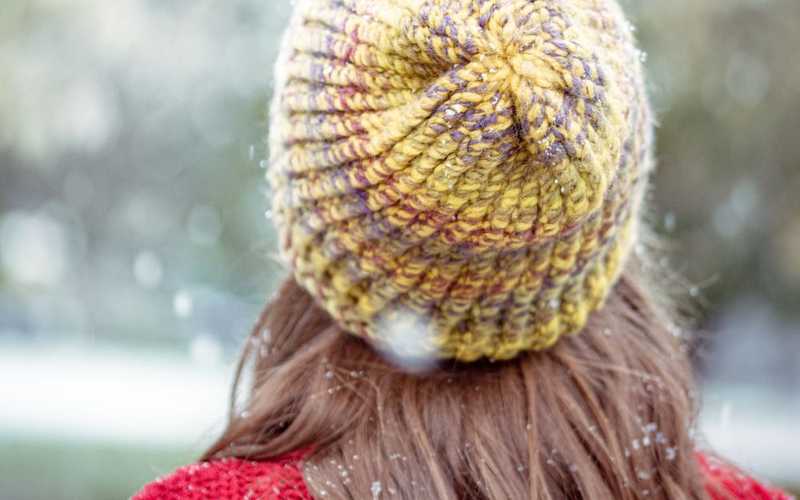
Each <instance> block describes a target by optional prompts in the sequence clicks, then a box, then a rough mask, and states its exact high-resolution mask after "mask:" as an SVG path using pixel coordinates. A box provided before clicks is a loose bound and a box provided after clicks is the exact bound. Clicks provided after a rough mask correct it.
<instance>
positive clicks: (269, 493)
mask: <svg viewBox="0 0 800 500" xmlns="http://www.w3.org/2000/svg"><path fill="white" fill-rule="evenodd" d="M301 458H302V455H301V454H298V453H295V454H292V455H287V456H286V457H284V458H281V459H278V460H274V461H270V462H250V461H246V460H239V459H233V458H229V459H224V460H219V461H215V462H206V463H201V464H195V465H189V466H187V467H183V468H180V469H178V470H177V471H175V472H173V473H172V474H170V475H168V476H165V477H162V478H161V479H158V480H157V481H155V482H153V483H150V484H148V485H147V486H145V487H144V489H142V491H140V492H139V493H137V494H136V495H135V496H134V497H133V498H132V499H131V500H256V499H258V500H312V497H311V495H310V494H309V492H308V490H307V489H306V486H305V484H304V483H303V475H302V473H301V471H300V460H301ZM698 462H699V463H700V467H701V470H702V471H703V474H704V475H705V477H706V478H707V480H708V481H707V484H708V485H709V486H708V488H707V489H708V492H709V497H710V498H711V500H727V499H729V498H731V497H730V496H722V495H721V494H720V493H719V490H718V489H715V488H713V487H712V486H711V484H712V483H713V484H717V485H718V487H721V488H723V489H725V490H726V491H727V494H728V495H732V498H734V499H740V500H791V498H792V497H790V496H789V495H787V494H785V493H782V492H781V491H778V490H776V489H772V488H768V487H766V486H764V485H762V484H760V483H758V482H757V481H755V480H754V479H752V478H749V477H746V476H744V475H742V474H741V473H739V472H738V471H737V470H735V469H734V468H732V467H729V466H726V465H724V464H722V463H720V462H718V461H716V460H714V459H713V458H710V457H707V456H705V455H698Z"/></svg>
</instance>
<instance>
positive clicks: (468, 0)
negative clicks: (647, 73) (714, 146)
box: [268, 0, 652, 361]
mask: <svg viewBox="0 0 800 500" xmlns="http://www.w3.org/2000/svg"><path fill="white" fill-rule="evenodd" d="M640 59H641V57H640V52H639V51H638V50H637V49H636V48H635V45H634V43H633V40H632V35H631V29H630V25H629V23H628V22H627V21H626V20H625V18H624V16H623V14H622V12H621V9H620V8H619V6H618V5H617V4H616V3H615V2H614V1H612V0H568V1H567V0H537V1H534V0H427V1H425V0H309V1H305V2H300V3H299V4H298V6H297V7H296V8H295V12H294V15H293V20H292V21H291V25H290V27H289V29H288V32H287V34H286V36H285V39H284V44H283V47H282V50H281V56H280V58H279V61H278V66H277V71H276V74H277V78H276V80H277V81H276V87H275V97H274V102H273V106H272V108H273V109H272V114H271V132H270V141H269V146H270V168H269V174H268V176H269V179H270V182H271V185H272V189H273V213H274V218H275V221H276V224H277V226H278V229H279V234H280V246H281V248H282V251H283V255H284V256H285V257H286V258H287V260H288V261H289V263H290V266H291V267H292V269H293V271H294V274H295V276H296V278H297V280H298V282H299V283H301V284H302V285H303V286H304V287H305V288H306V289H308V290H309V292H310V293H311V294H312V295H313V296H315V297H316V299H317V300H318V302H319V303H320V304H321V305H322V306H323V307H324V308H325V309H326V310H327V311H328V312H329V313H330V314H331V315H332V316H333V317H334V318H335V319H336V320H337V321H338V322H339V323H340V324H341V325H342V326H343V327H344V328H345V329H346V330H347V331H349V332H352V333H353V334H356V335H359V336H363V337H366V338H369V339H370V340H371V341H372V342H373V343H374V344H377V345H378V346H379V347H387V346H388V347H390V348H393V349H401V350H402V349H408V351H409V352H410V353H411V354H413V355H415V356H416V355H424V356H436V357H438V358H452V359H457V360H460V361H474V360H477V359H480V358H490V359H508V358H511V357H513V356H515V355H517V354H518V353H519V352H521V351H526V350H540V349H544V348H547V347H549V346H551V345H553V343H554V342H556V340H557V339H558V338H559V337H560V336H561V335H563V334H570V333H575V332H578V331H579V330H581V328H582V327H583V326H584V325H585V323H586V321H587V316H588V315H589V314H590V313H591V312H592V311H593V310H596V309H597V308H599V307H601V306H602V304H603V302H604V298H605V297H606V295H607V293H608V292H609V290H610V289H611V287H612V286H613V285H614V282H615V280H616V278H617V276H618V274H619V272H620V269H621V266H622V265H623V263H624V261H625V258H626V255H627V254H628V253H629V249H630V247H631V246H632V242H633V241H634V240H635V238H636V233H637V225H638V212H639V206H640V202H641V198H642V194H643V192H644V188H645V185H646V179H647V177H648V176H647V173H648V171H649V169H650V168H649V165H650V164H651V161H650V154H649V149H650V142H651V141H650V135H651V128H652V124H651V118H650V116H651V115H650V110H649V106H648V103H647V99H646V95H645V92H644V90H643V78H642V71H641V61H640ZM409 317H411V318H413V322H411V323H409V322H408V321H404V319H407V318H409ZM398 325H400V326H399V327H398ZM398 328H399V330H398ZM412 330H413V331H412ZM420 332H421V333H420ZM409 339H410V340H409Z"/></svg>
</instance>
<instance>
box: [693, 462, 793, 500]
mask: <svg viewBox="0 0 800 500" xmlns="http://www.w3.org/2000/svg"><path fill="white" fill-rule="evenodd" d="M697 462H698V463H699V464H700V470H701V471H702V473H703V477H704V478H705V481H706V491H708V496H709V497H711V499H712V500H717V499H719V500H728V499H740V500H792V499H794V497H793V496H791V495H787V494H786V493H784V492H782V491H780V490H778V489H777V488H772V487H769V486H767V485H765V484H763V483H761V482H759V481H757V480H755V479H753V478H752V477H750V476H748V475H746V474H745V473H743V472H742V471H741V470H739V469H737V468H736V467H733V466H731V465H729V464H727V463H725V462H723V461H722V460H719V459H717V458H716V457H713V456H711V455H707V454H703V453H698V454H697Z"/></svg>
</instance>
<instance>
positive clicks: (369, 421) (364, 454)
mask: <svg viewBox="0 0 800 500" xmlns="http://www.w3.org/2000/svg"><path fill="white" fill-rule="evenodd" d="M636 276H637V275H636V271H629V272H626V273H625V274H624V275H623V276H622V278H621V279H620V280H619V282H618V283H617V285H616V286H615V288H614V289H613V291H612V292H611V294H610V296H609V298H608V301H607V304H606V306H605V307H604V308H603V309H601V310H600V311H598V312H597V313H595V314H593V315H592V316H591V318H590V320H589V324H588V325H587V327H586V328H585V329H584V330H583V332H581V334H580V335H575V336H569V337H567V338H564V339H562V340H561V341H560V342H559V343H558V344H557V345H556V346H555V347H553V348H552V349H549V350H546V351H544V352H531V353H527V354H523V355H520V356H518V357H516V358H515V359H513V360H511V361H504V362H495V363H492V362H482V363H478V364H469V365H463V364H457V363H449V362H442V363H440V364H439V365H437V366H436V367H431V368H430V369H429V370H427V371H424V372H419V373H408V372H407V370H405V369H404V368H403V367H398V366H396V365H394V364H393V363H391V362H389V361H386V360H385V358H384V357H383V356H382V355H381V354H379V353H378V352H376V351H375V350H374V349H373V348H372V347H371V346H370V345H368V344H367V343H366V342H364V341H362V340H360V339H358V338H356V337H354V336H351V335H348V334H347V333H345V332H343V331H342V330H341V329H340V328H339V327H338V326H336V324H335V323H334V322H333V320H332V319H331V318H330V316H329V315H328V314H327V313H325V312H324V311H322V310H321V309H320V308H319V307H318V306H317V305H316V304H315V301H314V299H313V298H312V297H311V296H309V294H308V293H307V292H305V291H304V290H303V289H302V288H301V287H300V286H298V285H297V284H296V283H295V282H294V280H291V279H290V280H288V281H286V283H285V284H284V285H283V286H282V287H281V289H280V290H279V292H278V293H277V295H276V296H275V298H274V300H273V301H272V302H271V304H270V305H269V306H268V307H267V309H266V310H265V312H264V314H263V316H262V318H261V321H260V322H259V324H258V325H257V327H256V328H255V329H254V330H253V332H252V334H251V336H250V338H249V340H248V343H247V344H246V349H245V353H244V355H243V359H242V362H243V363H244V369H245V370H246V373H247V374H248V375H249V376H248V377H246V378H247V380H246V381H242V383H243V384H248V385H249V388H248V390H247V391H246V394H245V400H244V401H243V402H242V403H240V405H239V406H237V408H236V411H235V412H234V413H233V414H232V415H231V421H230V424H229V427H228V429H227V431H226V432H225V434H224V435H223V436H222V438H220V440H219V441H218V442H217V443H216V444H215V445H214V446H213V447H212V448H211V449H210V450H209V452H208V454H207V458H210V457H214V456H217V457H218V456H240V457H247V458H253V459H268V458H274V457H277V456H280V455H282V454H285V453H288V452H292V451H297V450H308V456H307V459H306V462H305V470H304V475H305V478H306V482H307V484H308V486H309V488H310V490H311V491H312V493H314V494H315V496H316V497H317V498H333V499H351V498H355V499H361V498H373V497H378V495H377V494H376V492H382V493H383V494H385V495H390V496H389V497H390V498H404V499H422V498H425V499H427V498H431V499H433V498H436V499H451V500H467V499H470V500H471V499H474V500H489V499H492V500H495V499H522V498H526V499H532V500H533V499H536V500H538V499H548V500H556V499H606V498H608V499H612V498H613V499H640V498H652V499H682V498H687V499H695V498H704V493H703V489H702V484H701V481H700V476H699V472H698V470H697V464H696V462H695V457H694V451H693V444H692V440H691V429H690V428H691V426H692V424H693V421H694V402H693V399H692V381H691V377H690V370H689V364H688V361H687V359H686V356H685V355H684V354H683V351H682V349H680V345H679V339H677V338H676V337H675V336H674V335H672V334H671V333H670V331H671V329H670V328H669V325H670V323H669V322H668V321H667V320H666V319H665V318H664V317H663V316H662V315H661V314H660V313H659V310H658V308H657V307H656V306H655V305H654V303H653V301H652V300H651V299H650V298H649V297H648V294H647V293H646V292H645V290H643V288H642V285H641V283H639V281H640V279H638V278H637V277H636ZM380 498H383V497H382V496H380Z"/></svg>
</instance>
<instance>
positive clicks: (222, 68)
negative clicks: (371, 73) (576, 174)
mask: <svg viewBox="0 0 800 500" xmlns="http://www.w3.org/2000/svg"><path fill="white" fill-rule="evenodd" d="M624 5H625V8H626V9H627V10H628V12H629V14H630V16H631V19H632V21H633V22H634V24H635V25H636V27H637V33H636V34H637V36H638V38H639V39H640V41H641V45H642V48H643V50H644V51H645V53H646V54H647V66H648V72H649V74H650V77H651V84H650V91H651V94H652V97H653V101H654V106H655V108H656V109H657V112H658V116H659V121H660V129H659V132H658V142H659V155H658V156H659V165H660V166H659V171H658V174H657V190H656V191H655V193H654V195H653V206H654V215H653V220H654V221H655V226H657V230H658V231H659V232H660V233H662V234H664V235H666V236H667V237H668V238H669V240H670V241H671V246H672V247H674V251H673V252H672V253H671V254H670V256H669V259H668V260H669V262H665V263H667V264H669V265H671V266H673V267H674V268H675V269H677V270H678V271H679V272H680V273H682V274H683V275H684V276H685V277H686V278H687V279H688V281H689V284H688V285H687V286H686V290H685V291H684V292H685V293H686V294H687V295H689V296H692V297H694V298H695V299H697V301H698V302H699V303H700V305H701V307H700V311H699V327H700V329H701V331H702V339H703V340H702V342H701V344H700V351H699V353H698V356H697V359H698V368H699V369H700V372H701V376H702V382H703V396H702V397H703V402H704V409H703V414H702V418H701V429H700V432H701V435H702V436H703V439H705V440H706V441H707V442H708V443H709V444H710V445H711V446H713V447H714V449H716V450H718V451H719V452H721V453H723V454H725V455H726V456H729V457H731V458H732V459H733V460H734V461H735V462H736V463H738V464H739V465H741V466H743V467H745V468H747V469H749V470H752V471H755V472H757V473H758V474H760V475H761V476H763V477H766V478H769V479H771V480H772V481H774V482H776V483H779V484H782V485H785V486H787V487H797V486H800V466H799V465H798V464H797V460H796V455H797V450H799V449H800V432H797V422H798V421H800V389H798V387H800V363H799V362H798V358H799V357H800V196H798V195H797V193H798V192H800V134H799V132H800V65H798V64H796V61H797V50H798V47H800V32H799V31H798V30H797V29H796V23H797V21H798V20H799V19H800V2H798V1H797V0H673V1H670V2H654V1H645V0H628V1H626V2H624ZM290 8H291V7H290V4H289V2H288V1H284V0H281V1H266V0H258V1H256V0H230V1H224V2H222V1H211V0H193V1H188V0H187V1H180V0H178V1H173V2H156V1H151V0H115V1H113V2H109V1H103V0H4V1H3V7H2V12H0V492H2V493H0V496H2V497H3V498H6V499H13V500H21V499H39V498H49V499H75V498H81V499H104V500H105V499H112V498H126V497H127V496H128V495H130V494H131V493H132V492H133V491H135V490H136V489H137V488H138V487H139V486H141V485H142V484H143V483H144V482H146V481H148V480H150V479H152V478H153V477H155V476H156V475H158V474H163V473H166V472H168V471H170V470H171V469H173V468H174V467H176V466H178V465H180V464H183V463H187V462H190V461H192V460H194V459H195V458H196V456H197V455H198V453H199V452H200V451H201V450H202V449H203V447H204V446H205V445H207V444H208V443H209V442H210V440H211V438H212V437H213V436H214V432H215V431H216V430H218V429H219V428H220V426H221V425H222V423H223V421H224V412H225V409H226V403H227V389H228V384H229V383H230V380H231V374H232V362H233V360H234V358H235V356H236V354H237V349H238V345H239V343H240V342H241V340H242V339H243V337H244V335H245V333H246V331H247V330H248V328H249V326H250V324H251V323H252V322H253V321H254V318H255V315H256V314H257V312H258V309H259V307H260V306H261V304H262V303H263V302H264V300H265V297H266V296H268V294H269V293H270V292H271V291H272V290H273V289H274V287H275V285H276V284H277V282H278V281H279V280H280V278H281V277H282V276H283V274H284V271H283V270H282V269H281V267H280V266H279V265H278V264H277V263H276V262H275V260H274V259H273V257H272V256H271V255H272V252H274V250H275V247H274V236H273V232H272V229H271V227H270V224H269V222H268V220H267V219H269V213H268V212H266V208H267V201H266V198H265V190H266V186H265V183H264V181H263V173H264V172H263V166H264V162H263V160H264V158H265V157H266V154H267V152H266V151H265V145H264V142H263V138H264V136H265V133H266V123H267V117H266V109H267V102H268V100H269V98H270V93H271V74H272V65H273V61H274V59H275V55H276V51H277V43H278V40H279V36H280V32H281V29H282V28H283V26H285V24H286V20H287V17H288V14H289V11H290Z"/></svg>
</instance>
